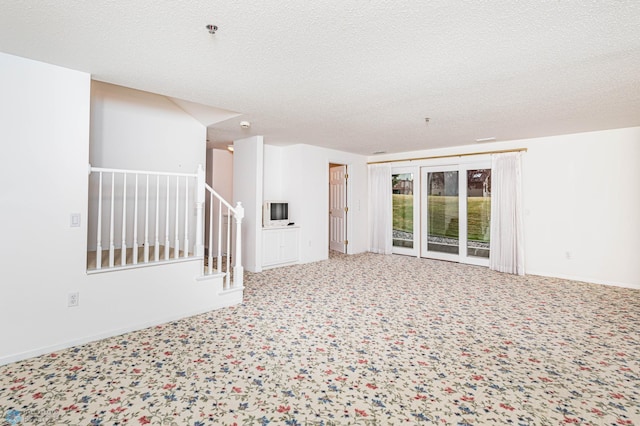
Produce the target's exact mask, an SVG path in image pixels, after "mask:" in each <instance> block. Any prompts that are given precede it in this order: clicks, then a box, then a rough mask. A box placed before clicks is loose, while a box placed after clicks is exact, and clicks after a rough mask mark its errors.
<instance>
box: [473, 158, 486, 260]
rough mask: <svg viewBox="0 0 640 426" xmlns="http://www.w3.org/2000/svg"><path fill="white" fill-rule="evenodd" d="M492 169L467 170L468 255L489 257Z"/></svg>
mask: <svg viewBox="0 0 640 426" xmlns="http://www.w3.org/2000/svg"><path fill="white" fill-rule="evenodd" d="M490 224H491V169H475V170H467V256H471V257H481V258H487V259H488V258H489V236H490Z"/></svg>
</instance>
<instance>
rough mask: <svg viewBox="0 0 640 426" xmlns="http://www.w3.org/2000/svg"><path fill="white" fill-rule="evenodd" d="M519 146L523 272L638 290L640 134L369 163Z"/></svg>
mask: <svg viewBox="0 0 640 426" xmlns="http://www.w3.org/2000/svg"><path fill="white" fill-rule="evenodd" d="M520 147H523V148H527V149H528V151H527V152H526V153H524V154H523V195H524V208H525V217H524V222H525V223H524V224H525V247H526V272H527V273H528V274H536V275H545V276H554V277H561V278H570V279H576V280H582V281H588V282H594V283H602V284H613V285H622V286H629V287H636V288H640V262H639V261H638V260H639V259H640V219H639V218H640V189H639V185H640V167H638V164H639V162H640V127H634V128H626V129H616V130H607V131H600V132H589V133H579V134H572V135H562V136H553V137H546V138H536V139H523V140H516V141H509V142H498V143H491V144H482V145H473V146H465V147H459V148H454V149H440V150H425V151H415V152H409V153H403V154H394V155H385V156H375V157H370V158H369V161H383V160H392V159H402V158H412V157H428V156H437V155H447V154H461V153H466V152H477V151H485V150H486V151H490V150H499V149H510V148H520ZM412 164H416V162H413V163H412Z"/></svg>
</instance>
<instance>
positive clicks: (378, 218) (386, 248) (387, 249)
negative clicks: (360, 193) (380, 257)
mask: <svg viewBox="0 0 640 426" xmlns="http://www.w3.org/2000/svg"><path fill="white" fill-rule="evenodd" d="M369 212H370V218H371V221H370V223H371V232H370V235H371V237H370V247H369V250H370V251H372V252H373V253H380V254H391V246H392V238H393V235H392V232H391V228H392V226H393V225H392V222H391V218H392V214H393V212H392V205H391V167H390V166H388V165H386V164H371V165H370V166H369Z"/></svg>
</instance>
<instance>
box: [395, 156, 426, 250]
mask: <svg viewBox="0 0 640 426" xmlns="http://www.w3.org/2000/svg"><path fill="white" fill-rule="evenodd" d="M419 176H420V170H419V168H417V167H398V168H393V169H392V171H391V191H392V194H391V197H392V198H391V201H392V206H393V217H392V224H393V229H392V233H393V247H392V248H393V252H394V253H397V254H408V255H413V256H417V255H418V253H419V250H418V232H419V230H420V227H419V220H420V215H419V207H420V206H419V203H418V201H419V198H418V195H419V194H420V179H419ZM414 194H416V196H414Z"/></svg>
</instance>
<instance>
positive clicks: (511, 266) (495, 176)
mask: <svg viewBox="0 0 640 426" xmlns="http://www.w3.org/2000/svg"><path fill="white" fill-rule="evenodd" d="M521 157H522V156H521V153H520V152H510V153H505V154H494V155H493V156H492V160H491V251H490V256H489V267H490V268H491V269H493V270H496V271H500V272H508V273H511V274H518V275H524V241H523V234H524V233H523V225H522V223H523V222H522V191H521V185H522V183H521V182H522V166H521Z"/></svg>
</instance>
